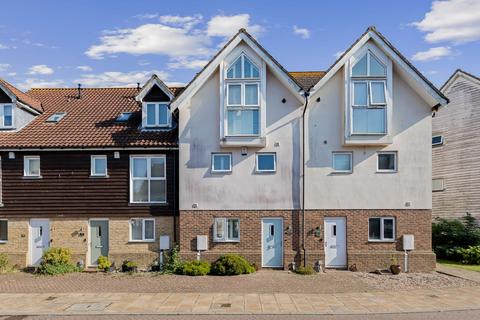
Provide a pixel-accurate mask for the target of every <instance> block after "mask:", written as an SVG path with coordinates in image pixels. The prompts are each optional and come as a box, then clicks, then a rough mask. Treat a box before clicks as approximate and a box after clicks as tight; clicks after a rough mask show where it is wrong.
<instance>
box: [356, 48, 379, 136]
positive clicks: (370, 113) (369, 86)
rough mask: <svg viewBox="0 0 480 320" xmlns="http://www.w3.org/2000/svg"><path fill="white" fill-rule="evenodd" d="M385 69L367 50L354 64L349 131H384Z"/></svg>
mask: <svg viewBox="0 0 480 320" xmlns="http://www.w3.org/2000/svg"><path fill="white" fill-rule="evenodd" d="M386 70H387V68H386V66H385V65H384V64H383V63H382V62H380V60H378V58H377V57H376V56H375V55H374V54H373V53H372V52H370V51H367V53H366V54H365V55H364V56H363V57H362V58H361V59H360V60H358V61H357V62H356V63H355V64H354V66H353V68H352V72H351V79H352V81H351V91H352V104H351V107H352V133H354V134H385V133H386V119H387V117H386V107H387V98H386V97H387V71H386Z"/></svg>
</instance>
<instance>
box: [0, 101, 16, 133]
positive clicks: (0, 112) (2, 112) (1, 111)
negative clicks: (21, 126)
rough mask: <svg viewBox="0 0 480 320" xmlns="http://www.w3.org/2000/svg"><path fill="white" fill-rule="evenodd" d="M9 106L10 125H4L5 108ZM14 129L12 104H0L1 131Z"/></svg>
mask: <svg viewBox="0 0 480 320" xmlns="http://www.w3.org/2000/svg"><path fill="white" fill-rule="evenodd" d="M6 106H10V108H11V109H12V125H11V126H6V125H5V107H6ZM14 127H15V108H14V105H13V103H2V104H0V128H1V129H13V128H14Z"/></svg>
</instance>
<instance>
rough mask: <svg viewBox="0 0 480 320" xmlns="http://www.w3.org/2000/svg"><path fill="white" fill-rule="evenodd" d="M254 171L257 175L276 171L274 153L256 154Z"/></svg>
mask: <svg viewBox="0 0 480 320" xmlns="http://www.w3.org/2000/svg"><path fill="white" fill-rule="evenodd" d="M255 171H256V172H259V173H261V172H275V171H277V155H276V153H257V154H256V168H255Z"/></svg>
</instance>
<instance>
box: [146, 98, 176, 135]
mask: <svg viewBox="0 0 480 320" xmlns="http://www.w3.org/2000/svg"><path fill="white" fill-rule="evenodd" d="M149 104H153V105H155V107H154V109H155V123H154V124H148V111H147V108H148V107H147V106H148V105H149ZM160 105H163V106H165V107H166V108H167V122H166V123H160V112H158V110H159V106H160ZM142 112H143V118H144V121H143V126H144V127H145V128H149V129H151V128H169V127H171V125H172V114H171V112H170V107H169V102H165V101H164V102H153V101H152V102H143V106H142Z"/></svg>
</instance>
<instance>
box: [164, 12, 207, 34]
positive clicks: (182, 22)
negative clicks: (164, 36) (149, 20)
mask: <svg viewBox="0 0 480 320" xmlns="http://www.w3.org/2000/svg"><path fill="white" fill-rule="evenodd" d="M159 20H160V22H161V23H163V24H166V25H171V26H178V27H183V28H185V29H187V30H190V29H192V28H193V27H194V26H195V25H197V24H199V23H200V22H202V20H203V17H202V16H201V15H199V14H198V15H195V16H161V17H159Z"/></svg>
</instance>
